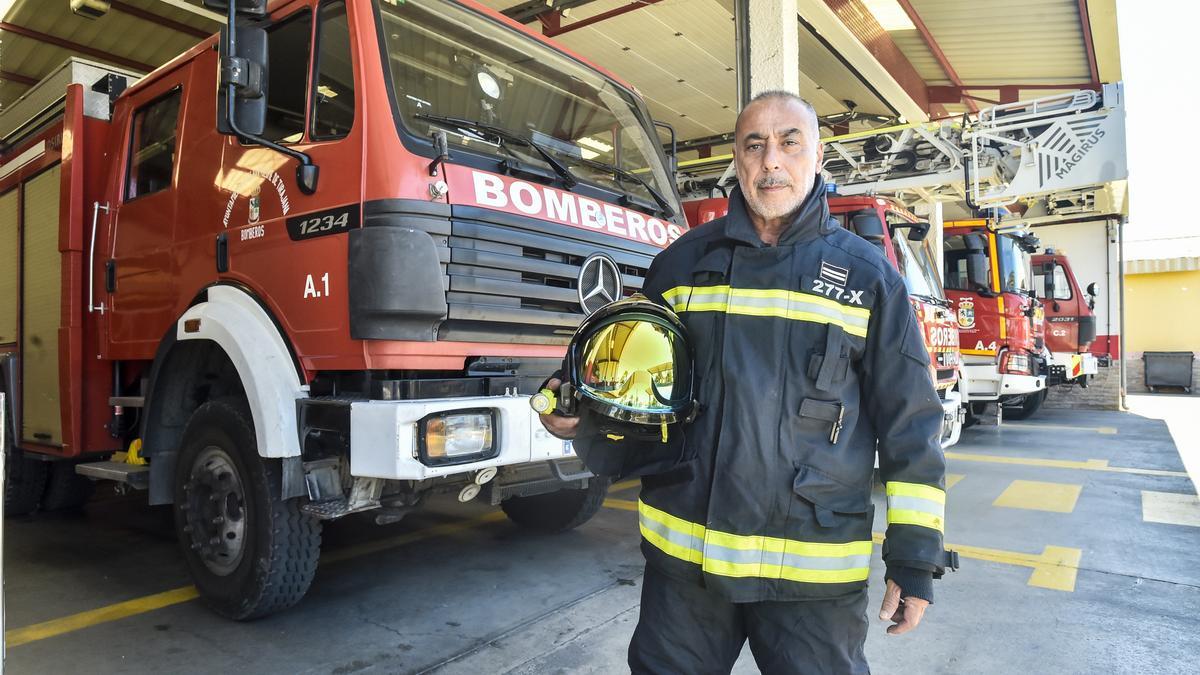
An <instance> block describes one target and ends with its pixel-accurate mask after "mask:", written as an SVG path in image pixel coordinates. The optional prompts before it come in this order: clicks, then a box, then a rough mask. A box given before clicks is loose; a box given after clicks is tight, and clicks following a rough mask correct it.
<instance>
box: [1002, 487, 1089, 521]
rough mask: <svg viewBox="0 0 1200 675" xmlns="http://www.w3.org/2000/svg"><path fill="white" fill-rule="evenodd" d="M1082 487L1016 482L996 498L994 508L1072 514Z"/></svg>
mask: <svg viewBox="0 0 1200 675" xmlns="http://www.w3.org/2000/svg"><path fill="white" fill-rule="evenodd" d="M1081 490H1083V486H1082V485H1075V484H1073V483H1046V482H1043V481H1037V480H1014V481H1013V482H1012V483H1009V485H1008V487H1007V488H1005V489H1004V492H1001V493H1000V496H999V497H996V501H994V502H992V506H1003V507H1007V508H1010V509H1028V510H1030V511H1053V512H1055V513H1070V512H1072V511H1074V510H1075V502H1076V501H1078V500H1079V492H1080V491H1081Z"/></svg>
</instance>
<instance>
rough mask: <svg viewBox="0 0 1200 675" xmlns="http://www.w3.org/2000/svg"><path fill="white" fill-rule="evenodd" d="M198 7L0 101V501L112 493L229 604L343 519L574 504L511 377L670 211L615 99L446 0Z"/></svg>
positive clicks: (542, 49) (268, 597) (569, 60)
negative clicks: (140, 507) (130, 59)
mask: <svg viewBox="0 0 1200 675" xmlns="http://www.w3.org/2000/svg"><path fill="white" fill-rule="evenodd" d="M206 4H207V5H209V6H210V7H211V8H213V9H226V5H227V11H228V16H229V26H228V27H227V28H226V29H225V31H224V32H223V35H222V36H221V37H220V38H218V36H213V37H211V38H209V39H206V40H204V41H202V42H201V43H200V44H198V45H197V46H196V47H194V48H193V49H191V50H189V51H188V52H186V53H184V54H182V55H180V56H179V57H177V58H175V59H174V60H172V61H171V62H169V63H167V64H165V65H163V66H162V67H160V68H159V69H157V70H155V71H154V72H152V73H150V74H148V75H145V76H139V74H137V73H130V72H126V71H122V70H119V69H113V68H108V67H105V66H101V65H99V64H91V63H87V62H83V61H79V60H74V59H73V60H71V61H69V62H68V63H67V64H66V65H65V66H64V67H63V68H62V69H60V70H59V71H57V72H56V73H54V74H52V75H51V76H49V77H48V78H47V79H45V80H43V81H42V82H41V83H40V84H39V85H36V86H35V87H34V88H33V89H31V90H30V91H29V92H28V93H27V94H26V95H25V96H24V97H23V98H22V99H21V100H19V101H18V102H17V103H15V104H14V105H13V106H11V107H10V108H9V109H8V110H7V111H6V112H5V113H4V114H3V115H2V116H0V141H2V142H3V145H2V146H0V374H2V377H0V390H2V391H3V392H4V393H5V394H6V395H7V396H6V397H5V400H6V405H7V406H8V407H7V410H6V411H5V412H6V413H7V415H6V416H5V417H4V418H3V419H6V420H8V422H9V423H8V424H7V425H6V428H5V429H4V433H5V434H6V435H7V437H8V439H9V441H10V443H9V447H10V448H12V450H11V454H10V456H9V458H8V459H9V463H8V466H9V471H8V473H7V475H6V495H5V496H6V500H5V506H6V507H7V510H8V511H9V512H10V513H20V512H29V511H32V510H34V509H37V508H43V509H49V508H59V507H64V506H69V505H72V504H79V503H80V502H81V501H82V500H84V499H86V497H87V494H88V489H89V487H90V485H91V482H90V481H92V480H111V481H116V482H117V483H118V485H119V486H123V487H125V488H130V489H137V490H144V491H145V494H146V496H147V498H148V501H149V503H150V504H171V505H172V507H171V508H172V510H173V514H174V523H175V528H176V532H177V536H178V540H179V545H180V551H181V554H182V556H183V558H184V560H185V561H186V564H187V567H188V569H189V571H190V573H191V575H192V578H193V580H194V581H195V584H196V586H197V588H198V589H199V591H200V595H201V597H202V598H203V599H204V600H205V601H206V602H207V603H208V604H209V605H210V606H211V607H213V608H214V609H215V610H216V611H217V612H219V613H220V614H223V615H225V616H228V617H231V618H235V619H249V618H253V617H258V616H263V615H265V614H269V613H271V612H275V611H279V610H281V609H284V608H286V607H289V606H291V605H293V604H294V603H296V602H298V601H299V600H300V599H301V598H302V597H303V596H304V594H305V592H306V591H307V589H308V587H309V584H310V582H311V580H312V578H313V575H314V573H315V570H316V566H317V559H318V555H319V544H320V533H321V525H322V523H323V522H325V521H327V520H330V519H334V518H339V517H343V516H345V515H347V514H351V513H359V512H366V513H369V514H370V515H373V516H374V517H375V520H376V522H380V523H388V522H395V521H396V520H399V519H400V518H402V517H403V516H404V515H405V514H407V513H409V512H411V511H413V510H414V509H418V508H420V507H421V506H422V504H423V503H424V502H425V501H426V499H427V498H428V497H429V496H430V495H435V494H438V493H448V494H449V495H454V496H457V498H458V499H459V500H460V501H469V500H472V499H480V500H486V501H487V502H488V503H490V504H492V505H498V506H500V507H501V508H502V509H503V510H504V512H505V513H506V514H507V515H508V517H509V518H510V519H511V520H512V521H514V522H515V523H517V524H519V525H521V526H525V527H531V528H536V529H539V530H543V531H561V530H565V529H568V528H572V527H575V526H577V525H579V524H581V523H583V522H584V521H586V520H587V519H588V518H589V517H591V516H592V515H593V514H594V513H596V512H597V511H598V509H599V508H600V506H601V503H602V501H603V499H604V495H605V492H606V490H607V481H606V480H600V479H597V478H595V477H593V476H592V475H591V474H589V473H588V472H587V471H585V470H584V469H583V467H582V464H581V462H580V461H579V460H578V459H577V458H576V457H575V455H574V452H573V450H572V447H571V445H570V443H569V442H564V441H561V440H559V439H556V438H554V437H552V436H550V435H549V434H548V433H546V431H545V430H544V429H543V427H542V425H541V424H540V423H539V421H538V419H537V417H536V414H535V413H533V411H532V410H531V409H530V406H529V395H530V394H532V393H533V392H534V391H535V390H536V388H537V386H538V385H539V384H540V383H541V382H542V380H543V379H544V378H545V377H546V376H547V375H549V374H550V373H551V372H553V371H554V370H556V369H557V367H558V365H559V363H560V362H561V358H562V355H563V353H564V349H565V345H566V344H567V342H568V341H569V339H570V337H571V335H572V333H573V332H574V329H575V327H576V326H577V325H578V323H579V322H580V321H581V320H582V318H583V317H584V316H585V313H586V311H588V310H590V309H594V307H590V306H588V305H587V304H586V302H585V298H586V297H593V296H596V295H598V294H597V293H593V291H595V289H596V288H597V287H602V289H603V290H604V293H603V294H599V295H607V296H609V297H618V296H620V295H622V294H627V293H629V292H632V291H634V290H637V289H638V288H640V287H641V284H642V279H643V277H644V275H645V273H646V269H647V268H648V266H649V264H650V261H651V259H652V258H653V256H654V255H655V254H656V253H657V252H658V251H660V250H661V249H662V248H664V247H665V246H667V245H668V244H669V243H670V242H671V241H672V240H674V239H675V238H677V237H678V236H679V235H680V234H681V233H682V231H683V230H684V229H685V228H686V224H685V221H684V220H683V217H682V210H681V208H680V205H679V198H678V196H677V194H676V192H675V189H674V185H673V183H672V181H671V177H670V173H669V172H670V168H669V167H670V162H669V158H668V157H667V155H666V154H665V152H664V150H663V147H662V143H661V141H660V140H659V137H658V133H657V130H656V127H655V123H654V122H653V120H652V119H651V117H650V115H649V112H648V110H647V108H646V104H645V102H644V101H643V99H642V98H641V97H640V96H639V95H638V94H637V92H636V91H634V90H633V88H632V87H630V86H629V85H628V84H626V83H624V82H622V81H621V80H619V79H617V78H616V77H615V76H613V75H612V74H610V73H607V72H605V71H602V70H600V69H599V68H597V67H595V66H592V65H590V64H588V63H586V62H585V61H583V60H582V59H580V58H579V57H577V56H575V55H572V54H570V53H567V52H566V51H564V50H563V49H561V48H560V47H558V46H556V45H555V44H554V43H552V42H551V41H549V40H547V39H546V38H544V37H543V36H542V35H540V34H537V33H534V32H531V31H529V30H528V29H526V28H525V27H523V26H521V25H519V24H517V23H515V22H513V21H510V20H509V19H507V18H505V17H503V16H501V15H499V14H497V13H495V12H493V11H491V10H489V9H487V8H485V7H483V6H481V5H479V4H477V3H474V2H471V1H469V0H463V1H462V2H452V1H450V0H271V2H270V3H269V6H268V3H267V2H266V0H239V1H237V2H234V1H233V0H230V1H229V2H227V3H226V2H219V1H217V0H206Z"/></svg>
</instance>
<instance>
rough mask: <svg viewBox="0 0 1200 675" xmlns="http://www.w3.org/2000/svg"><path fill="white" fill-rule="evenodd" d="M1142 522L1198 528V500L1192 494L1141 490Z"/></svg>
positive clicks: (1199, 513) (1199, 505)
mask: <svg viewBox="0 0 1200 675" xmlns="http://www.w3.org/2000/svg"><path fill="white" fill-rule="evenodd" d="M1142 520H1144V521H1146V522H1147V523H1166V524H1167V525H1190V526H1192V527H1200V498H1197V497H1196V495H1194V494H1178V493H1175V492H1154V491H1153V490H1142Z"/></svg>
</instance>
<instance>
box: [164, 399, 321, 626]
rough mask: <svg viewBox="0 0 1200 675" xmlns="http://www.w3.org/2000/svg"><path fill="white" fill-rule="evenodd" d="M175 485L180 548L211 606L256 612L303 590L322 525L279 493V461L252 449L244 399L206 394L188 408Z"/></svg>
mask: <svg viewBox="0 0 1200 675" xmlns="http://www.w3.org/2000/svg"><path fill="white" fill-rule="evenodd" d="M174 487H175V507H174V513H175V531H176V533H177V535H178V537H179V545H180V549H181V550H182V551H183V557H184V559H185V560H186V562H187V566H188V570H189V571H190V572H191V575H192V579H193V580H194V581H195V582H196V588H198V589H199V591H200V597H201V598H202V599H203V600H204V601H205V602H206V603H207V604H208V605H209V606H210V607H211V608H212V609H213V610H214V611H216V612H217V613H218V614H221V615H222V616H226V617H228V618H230V619H235V620H239V621H241V620H248V619H256V618H259V617H262V616H266V615H268V614H271V613H273V612H278V611H280V610H283V609H287V608H288V607H291V606H292V605H294V604H296V603H297V602H299V601H300V599H301V598H303V597H304V594H305V593H306V592H307V591H308V587H309V585H310V584H311V583H312V579H313V576H314V575H315V574H316V571H317V558H318V556H319V554H320V548H321V525H320V523H319V522H318V521H317V520H315V519H313V518H311V517H309V516H308V515H306V514H305V513H303V512H301V510H300V504H299V502H298V500H296V499H288V500H284V499H281V498H280V491H281V488H282V478H281V469H280V465H279V462H278V460H274V459H265V458H262V457H260V456H259V454H258V447H257V444H256V442H255V436H254V424H253V422H252V421H251V417H250V411H249V410H247V409H246V403H245V401H243V400H241V399H221V400H217V401H209V402H208V403H205V404H204V405H201V406H200V407H199V408H198V409H197V410H196V412H195V413H193V414H192V417H191V419H190V420H188V423H187V427H186V428H185V429H184V432H183V444H182V450H180V454H179V459H178V462H177V464H176V470H175V486H174Z"/></svg>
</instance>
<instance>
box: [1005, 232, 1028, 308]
mask: <svg viewBox="0 0 1200 675" xmlns="http://www.w3.org/2000/svg"><path fill="white" fill-rule="evenodd" d="M996 252H997V253H998V254H999V256H1000V290H1001V291H1003V292H1005V293H1020V292H1022V291H1028V290H1031V289H1032V288H1033V286H1032V284H1031V283H1030V276H1031V275H1030V267H1029V265H1030V263H1029V254H1028V253H1026V252H1024V251H1022V250H1021V249H1020V248H1019V247H1018V246H1017V242H1016V240H1014V239H1013V238H1012V237H1009V236H1005V235H1000V234H998V235H996Z"/></svg>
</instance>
